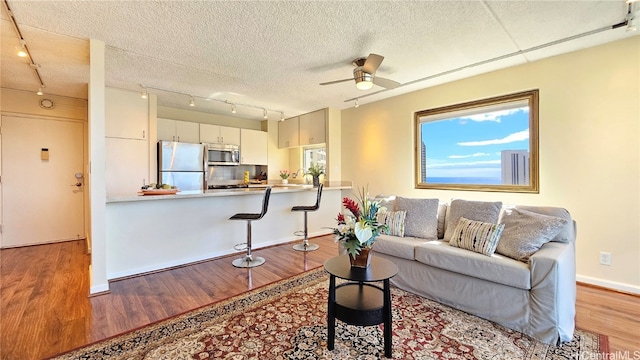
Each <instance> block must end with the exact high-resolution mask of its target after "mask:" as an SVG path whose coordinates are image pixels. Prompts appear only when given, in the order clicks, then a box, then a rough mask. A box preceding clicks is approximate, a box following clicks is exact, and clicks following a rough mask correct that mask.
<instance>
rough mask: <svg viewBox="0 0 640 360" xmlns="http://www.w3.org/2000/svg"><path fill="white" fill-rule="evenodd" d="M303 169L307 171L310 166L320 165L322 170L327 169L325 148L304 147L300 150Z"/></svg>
mask: <svg viewBox="0 0 640 360" xmlns="http://www.w3.org/2000/svg"><path fill="white" fill-rule="evenodd" d="M302 161H303V168H304V169H305V171H306V170H308V169H309V167H310V166H311V164H316V163H317V164H320V165H321V166H322V168H323V169H325V171H326V169H327V152H326V151H325V147H324V146H323V147H305V148H303V149H302Z"/></svg>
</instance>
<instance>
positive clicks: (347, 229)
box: [333, 188, 388, 257]
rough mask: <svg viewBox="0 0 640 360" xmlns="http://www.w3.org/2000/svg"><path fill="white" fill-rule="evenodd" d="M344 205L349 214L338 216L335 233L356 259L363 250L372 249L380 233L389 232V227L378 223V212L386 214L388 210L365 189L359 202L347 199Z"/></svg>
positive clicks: (343, 202)
mask: <svg viewBox="0 0 640 360" xmlns="http://www.w3.org/2000/svg"><path fill="white" fill-rule="evenodd" d="M342 205H344V207H345V208H346V209H347V210H349V213H347V214H343V213H339V214H338V218H337V219H336V220H337V222H338V227H336V228H334V229H333V233H334V234H335V235H336V241H337V242H341V243H342V244H343V245H344V247H345V249H346V250H347V253H349V255H350V256H351V257H355V256H356V255H357V254H359V253H360V250H361V249H364V248H369V247H371V245H373V243H374V242H375V241H376V237H377V236H378V235H380V233H382V232H383V231H387V230H388V226H387V225H386V224H380V223H378V219H377V216H378V212H385V211H387V209H386V208H385V207H383V206H380V203H379V202H378V201H374V200H370V199H369V192H368V190H365V189H364V188H362V190H361V191H360V193H359V198H358V200H357V201H354V200H352V199H350V198H348V197H345V198H343V199H342Z"/></svg>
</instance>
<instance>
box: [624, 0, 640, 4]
mask: <svg viewBox="0 0 640 360" xmlns="http://www.w3.org/2000/svg"><path fill="white" fill-rule="evenodd" d="M638 1H640V0H627V1H625V2H626V3H627V4H631V3H634V2H638Z"/></svg>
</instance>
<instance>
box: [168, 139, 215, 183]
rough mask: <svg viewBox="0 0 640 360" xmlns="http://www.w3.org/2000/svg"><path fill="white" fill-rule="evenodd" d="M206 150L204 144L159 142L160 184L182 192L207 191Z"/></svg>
mask: <svg viewBox="0 0 640 360" xmlns="http://www.w3.org/2000/svg"><path fill="white" fill-rule="evenodd" d="M206 164H207V159H206V148H205V145H203V144H190V143H183V142H173V141H158V182H159V183H162V184H169V185H173V186H177V187H178V189H180V190H205V189H206V183H205V176H204V175H205V169H206Z"/></svg>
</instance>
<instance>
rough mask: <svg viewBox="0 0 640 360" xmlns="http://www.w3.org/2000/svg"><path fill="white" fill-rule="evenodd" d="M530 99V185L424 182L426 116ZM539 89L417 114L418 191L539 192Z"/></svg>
mask: <svg viewBox="0 0 640 360" xmlns="http://www.w3.org/2000/svg"><path fill="white" fill-rule="evenodd" d="M522 100H526V101H527V102H528V104H529V184H528V185H491V184H438V183H426V182H421V174H422V164H421V146H420V144H421V135H422V134H421V131H420V124H421V123H422V122H421V121H420V119H421V118H422V117H424V116H433V115H440V114H446V113H455V112H461V111H466V110H470V109H474V108H481V107H487V106H495V105H500V104H504V103H509V102H515V101H522ZM538 121H539V90H538V89H535V90H527V91H522V92H518V93H513V94H508V95H501V96H496V97H491V98H486V99H481V100H474V101H469V102H464V103H460V104H454V105H447V106H442V107H438V108H433V109H427V110H420V111H416V112H415V113H414V129H415V139H414V158H415V169H414V171H415V176H414V181H415V188H416V189H435V190H462V191H497V192H517V193H536V194H537V193H539V192H540V178H539V145H538V144H539V133H538Z"/></svg>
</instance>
